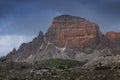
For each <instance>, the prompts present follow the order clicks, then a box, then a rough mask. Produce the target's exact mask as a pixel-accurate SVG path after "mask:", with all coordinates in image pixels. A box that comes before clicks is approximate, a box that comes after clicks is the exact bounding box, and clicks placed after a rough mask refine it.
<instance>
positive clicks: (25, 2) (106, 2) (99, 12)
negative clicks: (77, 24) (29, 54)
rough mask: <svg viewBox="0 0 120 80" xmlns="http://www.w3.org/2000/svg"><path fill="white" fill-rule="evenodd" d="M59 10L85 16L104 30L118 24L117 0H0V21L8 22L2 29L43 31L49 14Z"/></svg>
mask: <svg viewBox="0 0 120 80" xmlns="http://www.w3.org/2000/svg"><path fill="white" fill-rule="evenodd" d="M61 14H71V15H76V16H81V17H84V18H86V19H88V20H90V21H93V22H96V23H97V24H99V25H100V26H101V28H102V31H103V32H106V31H108V30H112V29H113V26H114V27H116V28H118V25H119V21H120V19H119V18H120V16H119V14H120V0H0V25H1V26H3V27H4V26H6V25H3V24H8V25H7V26H8V27H7V29H5V28H4V31H3V32H2V33H8V34H10V33H12V34H30V35H31V34H37V33H38V32H39V30H43V32H46V31H47V29H48V27H49V26H50V24H51V21H52V18H53V17H54V16H57V15H61ZM10 23H11V24H10ZM116 28H115V29H113V30H114V31H115V30H116V31H120V29H116ZM20 30H21V31H20Z"/></svg>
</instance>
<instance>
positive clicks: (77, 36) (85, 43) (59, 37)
mask: <svg viewBox="0 0 120 80" xmlns="http://www.w3.org/2000/svg"><path fill="white" fill-rule="evenodd" d="M46 38H47V39H48V41H49V42H52V43H54V44H56V45H57V46H60V47H69V48H87V47H94V46H96V45H97V44H98V43H99V42H100V40H101V38H102V33H101V32H100V30H99V26H98V25H97V24H95V23H92V22H89V21H87V20H86V19H84V18H81V17H75V16H69V15H61V16H58V17H55V18H54V20H53V22H52V25H51V27H50V28H49V29H48V32H47V33H46Z"/></svg>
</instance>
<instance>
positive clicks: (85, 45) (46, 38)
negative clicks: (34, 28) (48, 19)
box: [6, 15, 120, 62]
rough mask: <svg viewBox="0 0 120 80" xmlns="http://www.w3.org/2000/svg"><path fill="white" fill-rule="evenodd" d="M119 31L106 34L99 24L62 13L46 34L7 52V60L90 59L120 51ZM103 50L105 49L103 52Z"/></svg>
mask: <svg viewBox="0 0 120 80" xmlns="http://www.w3.org/2000/svg"><path fill="white" fill-rule="evenodd" d="M119 47H120V33H119V32H107V33H106V35H103V34H102V32H101V31H100V29H99V26H98V25H97V24H95V23H93V22H90V21H88V20H86V19H84V18H81V17H76V16H71V15H61V16H57V17H55V18H54V19H53V22H52V24H51V26H50V27H49V29H48V31H47V32H46V34H45V35H43V33H42V32H41V31H40V32H39V35H38V36H37V37H36V38H34V39H33V40H32V41H31V42H29V43H23V44H22V45H21V46H20V47H19V49H18V50H15V49H14V50H13V51H12V52H10V53H8V55H7V56H6V59H8V60H13V61H17V62H36V61H41V60H45V59H51V58H62V59H72V60H78V61H83V62H84V61H90V60H92V59H93V58H94V57H99V56H101V55H103V53H104V55H105V54H107V53H109V52H110V53H111V54H112V55H114V54H119V52H120V49H119ZM102 51H103V52H102Z"/></svg>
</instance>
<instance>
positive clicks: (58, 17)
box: [54, 15, 84, 20]
mask: <svg viewBox="0 0 120 80" xmlns="http://www.w3.org/2000/svg"><path fill="white" fill-rule="evenodd" d="M72 19H84V18H81V17H77V16H72V15H60V16H57V17H55V18H54V20H72Z"/></svg>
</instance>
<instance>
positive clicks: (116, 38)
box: [98, 31, 120, 54]
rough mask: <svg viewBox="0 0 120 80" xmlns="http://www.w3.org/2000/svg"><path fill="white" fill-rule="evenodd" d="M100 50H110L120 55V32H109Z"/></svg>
mask: <svg viewBox="0 0 120 80" xmlns="http://www.w3.org/2000/svg"><path fill="white" fill-rule="evenodd" d="M98 47H99V49H109V51H111V53H113V54H119V53H120V33H119V32H112V31H111V32H107V33H106V35H105V36H104V37H103V39H102V41H101V43H100V45H99V46H98Z"/></svg>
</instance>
